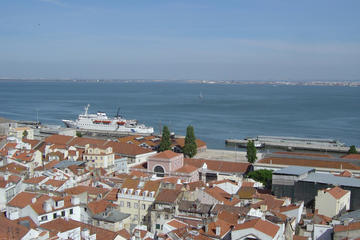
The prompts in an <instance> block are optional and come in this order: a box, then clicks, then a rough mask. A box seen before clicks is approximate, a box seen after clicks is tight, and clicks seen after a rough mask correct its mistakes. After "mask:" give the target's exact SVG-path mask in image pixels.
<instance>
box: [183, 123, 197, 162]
mask: <svg viewBox="0 0 360 240" xmlns="http://www.w3.org/2000/svg"><path fill="white" fill-rule="evenodd" d="M196 152H197V145H196V137H195V133H194V127H193V126H191V125H189V126H188V127H187V128H186V137H185V145H184V148H183V153H184V155H185V156H188V157H190V158H192V157H193V156H195V155H196Z"/></svg>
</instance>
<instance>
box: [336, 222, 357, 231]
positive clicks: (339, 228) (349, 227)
mask: <svg viewBox="0 0 360 240" xmlns="http://www.w3.org/2000/svg"><path fill="white" fill-rule="evenodd" d="M354 230H360V222H352V223H349V224H348V225H347V226H345V225H335V226H334V232H345V231H354Z"/></svg>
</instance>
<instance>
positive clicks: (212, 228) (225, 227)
mask: <svg viewBox="0 0 360 240" xmlns="http://www.w3.org/2000/svg"><path fill="white" fill-rule="evenodd" d="M232 226H233V225H232V224H230V223H228V222H225V221H223V220H221V219H217V221H216V222H211V223H209V224H208V229H207V232H206V231H204V230H203V229H201V230H200V231H199V232H200V233H205V234H206V235H208V236H211V237H223V236H224V235H225V234H226V233H228V232H229V231H230V229H231V228H232ZM216 227H220V234H219V235H217V234H216Z"/></svg>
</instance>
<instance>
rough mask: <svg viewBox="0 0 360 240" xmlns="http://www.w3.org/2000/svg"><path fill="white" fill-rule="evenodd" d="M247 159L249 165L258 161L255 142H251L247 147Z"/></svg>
mask: <svg viewBox="0 0 360 240" xmlns="http://www.w3.org/2000/svg"><path fill="white" fill-rule="evenodd" d="M246 157H247V159H248V162H249V163H254V162H255V160H256V159H257V156H256V147H255V144H254V141H253V140H249V141H248V143H247V146H246Z"/></svg>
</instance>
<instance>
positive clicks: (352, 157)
mask: <svg viewBox="0 0 360 240" xmlns="http://www.w3.org/2000/svg"><path fill="white" fill-rule="evenodd" d="M341 158H345V159H355V160H360V154H359V153H353V154H348V155H345V156H342V157H341Z"/></svg>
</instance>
